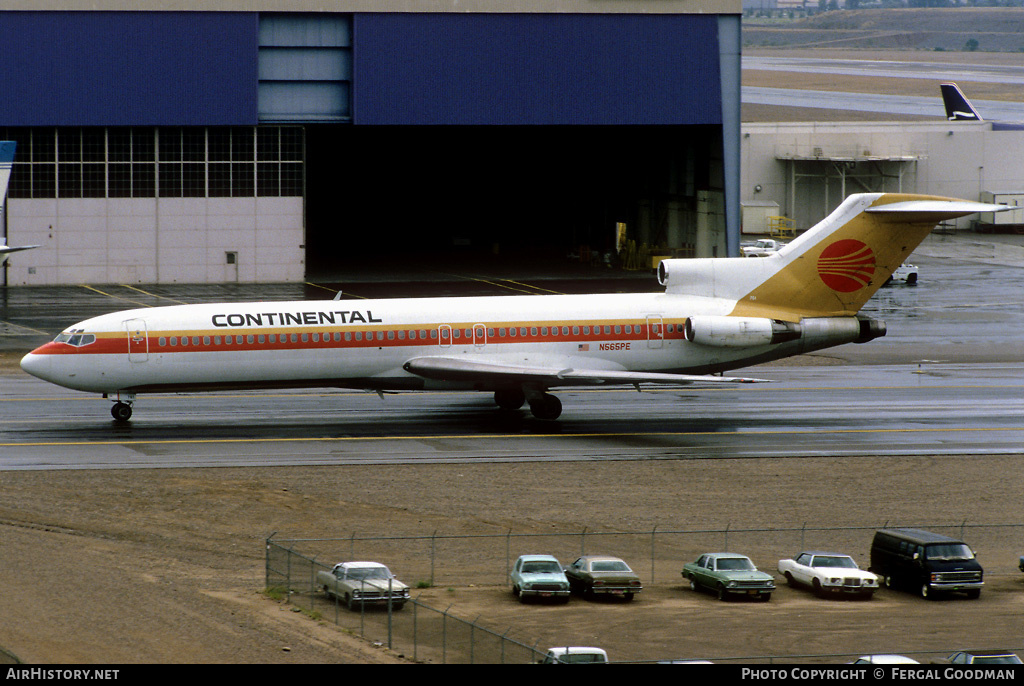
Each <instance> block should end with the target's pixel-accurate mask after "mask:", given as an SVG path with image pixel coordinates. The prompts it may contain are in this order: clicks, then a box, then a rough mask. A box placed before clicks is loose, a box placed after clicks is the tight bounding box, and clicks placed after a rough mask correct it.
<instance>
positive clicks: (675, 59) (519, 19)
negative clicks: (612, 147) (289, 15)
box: [353, 13, 722, 125]
mask: <svg viewBox="0 0 1024 686" xmlns="http://www.w3.org/2000/svg"><path fill="white" fill-rule="evenodd" d="M353 34H354V40H353V45H354V77H353V120H354V122H355V123H356V124H467V125H475V124H552V125H562V124H584V125H590V124H610V125H637V124H721V121H722V105H721V87H720V75H719V49H718V23H717V16H716V15H668V14H661V15H629V14H564V15H563V14H460V13H443V14H401V13H380V14H373V13H369V14H357V15H355V18H354V27H353Z"/></svg>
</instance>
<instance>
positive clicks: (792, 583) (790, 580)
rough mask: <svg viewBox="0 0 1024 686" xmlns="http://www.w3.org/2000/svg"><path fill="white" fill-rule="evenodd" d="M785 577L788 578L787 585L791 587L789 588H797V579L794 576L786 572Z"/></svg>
mask: <svg viewBox="0 0 1024 686" xmlns="http://www.w3.org/2000/svg"><path fill="white" fill-rule="evenodd" d="M785 577H786V584H787V585H789V586H796V579H794V578H793V575H792V574H790V573H789V572H786V574H785Z"/></svg>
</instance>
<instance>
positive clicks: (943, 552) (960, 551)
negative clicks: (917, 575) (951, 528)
mask: <svg viewBox="0 0 1024 686" xmlns="http://www.w3.org/2000/svg"><path fill="white" fill-rule="evenodd" d="M924 556H925V559H928V560H973V559H974V553H973V552H971V549H970V548H968V547H967V546H966V545H964V544H963V543H940V544H937V545H930V546H928V547H926V548H925V549H924Z"/></svg>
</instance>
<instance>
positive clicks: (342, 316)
mask: <svg viewBox="0 0 1024 686" xmlns="http://www.w3.org/2000/svg"><path fill="white" fill-rule="evenodd" d="M731 306H732V303H730V302H728V301H725V300H718V299H713V298H694V297H688V296H681V295H671V294H664V293H657V294H613V295H551V296H508V297H471V298H423V299H415V298H405V299H393V300H362V301H359V300H347V301H341V300H329V301H294V302H273V301H271V302H259V303H224V304H202V305H179V306H172V307H159V308H150V309H136V310H128V311H123V312H117V313H113V314H108V315H103V316H100V317H95V318H92V319H88V320H86V321H83V322H80V323H79V324H76V325H74V326H73V327H71V328H70V329H68V330H67V331H66V332H65V333H64V334H62V336H60V337H58V339H57V341H55V342H53V343H49V344H47V345H45V346H42V347H40V348H39V349H37V350H35V351H33V352H32V353H30V354H29V355H28V356H26V358H25V360H24V361H23V363H22V366H23V367H24V368H25V370H26V371H28V372H30V373H32V374H34V375H36V376H39V377H41V378H44V379H46V380H47V381H51V382H53V383H56V384H60V385H62V386H65V387H68V388H73V389H77V390H82V391H93V392H101V393H115V392H127V393H137V392H146V391H167V390H211V389H218V388H225V389H227V388H275V387H303V386H310V387H312V386H340V387H353V388H369V389H410V390H412V389H431V388H478V389H480V390H493V389H491V388H489V387H488V386H487V385H486V384H485V385H481V384H480V383H472V382H466V381H458V382H448V381H437V380H430V379H424V378H422V377H420V376H417V375H414V374H410V373H409V372H407V371H405V370H404V369H403V364H404V363H405V362H406V361H407V360H409V359H412V358H421V357H424V356H431V355H443V356H445V357H447V358H452V357H458V356H463V357H465V359H467V360H469V359H472V360H476V361H480V360H487V361H494V362H496V363H501V364H519V365H528V366H546V365H554V366H557V367H559V368H563V367H573V368H575V369H605V370H607V369H615V370H632V371H650V372H683V373H707V372H712V371H721V370H725V369H732V368H736V367H740V366H744V365H746V364H749V363H751V361H755V360H760V359H774V358H778V357H785V356H787V355H792V354H797V353H799V352H802V351H804V350H805V349H806V348H807V346H805V345H803V344H802V342H794V343H789V344H785V343H784V344H781V345H771V346H759V347H755V348H723V347H712V346H705V345H698V344H694V343H691V342H688V341H686V340H685V339H684V336H683V324H684V322H685V320H686V319H687V317H690V316H693V315H697V314H700V315H725V314H727V313H728V311H729V308H730V307H731ZM76 337H77V339H76ZM92 337H94V338H92ZM62 338H64V339H65V340H63V341H62V340H61V339H62ZM847 340H848V339H847ZM847 340H836V341H833V342H830V343H828V345H835V344H838V343H843V342H847ZM83 343H86V344H84V345H83ZM817 347H823V346H817Z"/></svg>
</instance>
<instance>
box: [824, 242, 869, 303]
mask: <svg viewBox="0 0 1024 686" xmlns="http://www.w3.org/2000/svg"><path fill="white" fill-rule="evenodd" d="M874 275H875V254H874V253H873V252H871V248H869V247H868V246H867V245H865V244H864V243H861V242H860V241H858V240H854V239H852V238H846V239H843V240H841V241H836V242H835V243H833V244H832V245H830V246H828V247H827V248H825V250H823V251H822V253H821V256H820V257H819V258H818V276H820V277H821V280H822V281H823V282H824V283H825V285H826V286H828V287H829V288H831V289H832V290H834V291H839V292H840V293H852V292H854V291H856V290H860V289H861V288H864V287H865V286H867V285H868V284H869V283H871V277H873V276H874Z"/></svg>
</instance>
